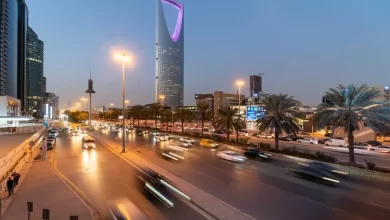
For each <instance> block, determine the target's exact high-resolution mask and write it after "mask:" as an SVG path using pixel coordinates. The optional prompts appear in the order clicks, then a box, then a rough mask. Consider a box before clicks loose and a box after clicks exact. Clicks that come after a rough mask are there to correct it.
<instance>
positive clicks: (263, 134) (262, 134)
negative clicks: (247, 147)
mask: <svg viewBox="0 0 390 220" xmlns="http://www.w3.org/2000/svg"><path fill="white" fill-rule="evenodd" d="M257 137H258V138H265V139H268V138H274V135H273V134H266V133H261V134H258V135H257Z"/></svg>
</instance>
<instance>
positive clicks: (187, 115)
mask: <svg viewBox="0 0 390 220" xmlns="http://www.w3.org/2000/svg"><path fill="white" fill-rule="evenodd" d="M191 116H192V113H191V111H190V110H187V109H177V110H176V114H175V118H176V119H177V120H178V121H179V122H180V123H181V133H182V134H183V133H184V122H186V121H190V120H191Z"/></svg>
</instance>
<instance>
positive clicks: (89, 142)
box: [82, 135, 96, 149]
mask: <svg viewBox="0 0 390 220" xmlns="http://www.w3.org/2000/svg"><path fill="white" fill-rule="evenodd" d="M82 143H83V147H84V148H87V149H88V148H96V141H95V139H93V138H92V137H91V136H89V135H87V136H84V137H83V140H82Z"/></svg>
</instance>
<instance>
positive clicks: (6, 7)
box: [0, 0, 18, 98]
mask: <svg viewBox="0 0 390 220" xmlns="http://www.w3.org/2000/svg"><path fill="white" fill-rule="evenodd" d="M17 72H18V0H2V1H0V96H5V95H7V96H11V97H14V98H16V97H17V88H18V87H17V86H18V83H17V79H18V74H17Z"/></svg>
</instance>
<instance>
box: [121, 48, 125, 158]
mask: <svg viewBox="0 0 390 220" xmlns="http://www.w3.org/2000/svg"><path fill="white" fill-rule="evenodd" d="M123 56H125V54H123ZM122 105H123V114H122V115H123V120H122V122H123V124H122V126H123V127H122V153H125V152H126V142H125V141H126V131H125V126H126V125H125V59H122Z"/></svg>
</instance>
